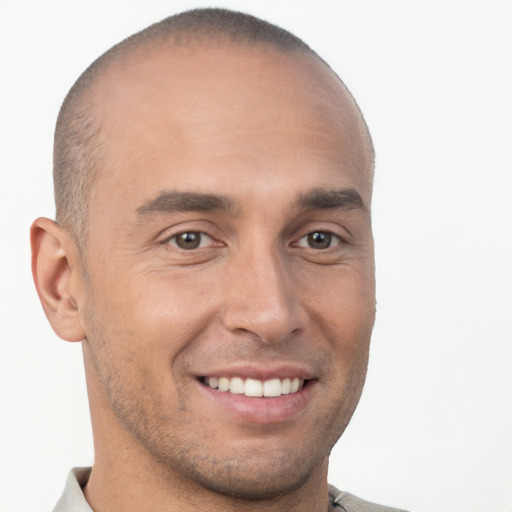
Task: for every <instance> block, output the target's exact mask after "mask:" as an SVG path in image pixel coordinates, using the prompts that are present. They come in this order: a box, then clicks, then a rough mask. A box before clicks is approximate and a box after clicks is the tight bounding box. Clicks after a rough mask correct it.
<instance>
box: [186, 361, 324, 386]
mask: <svg viewBox="0 0 512 512" xmlns="http://www.w3.org/2000/svg"><path fill="white" fill-rule="evenodd" d="M196 377H197V378H200V377H217V378H220V377H228V378H232V377H241V378H243V379H256V380H261V381H266V380H270V379H276V378H279V379H285V378H287V377H288V378H292V379H293V378H296V377H298V378H299V379H302V380H311V379H314V378H316V375H315V373H314V372H313V370H312V369H311V368H309V367H307V366H306V365H304V364H297V363H275V362H273V363H267V364H262V363H261V362H258V363H257V364H256V363H253V364H251V363H235V364H230V365H228V366H225V367H213V368H209V369H208V370H205V372H203V373H196Z"/></svg>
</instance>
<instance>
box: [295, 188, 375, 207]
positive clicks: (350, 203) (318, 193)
mask: <svg viewBox="0 0 512 512" xmlns="http://www.w3.org/2000/svg"><path fill="white" fill-rule="evenodd" d="M298 205H299V208H300V209H301V210H329V209H341V210H356V209H361V210H366V206H365V204H364V201H363V198H362V197H361V196H360V194H359V193H358V192H357V191H356V190H354V189H352V188H344V189H340V190H330V189H323V188H315V189H313V190H311V191H309V192H307V193H305V194H301V195H300V196H299V200H298Z"/></svg>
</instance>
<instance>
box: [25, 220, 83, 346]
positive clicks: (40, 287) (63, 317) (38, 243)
mask: <svg viewBox="0 0 512 512" xmlns="http://www.w3.org/2000/svg"><path fill="white" fill-rule="evenodd" d="M30 242H31V246H32V275H33V278H34V283H35V285H36V289H37V293H38V295H39V300H40V301H41V304H42V306H43V309H44V312H45V314H46V317H47V318H48V321H49V322H50V324H51V326H52V328H53V330H54V331H55V333H56V334H57V335H58V336H59V337H60V338H62V339H64V340H66V341H81V340H83V339H84V337H85V332H84V328H83V325H82V319H81V315H80V309H79V307H78V304H79V300H78V299H79V297H77V294H78V293H79V287H77V286H76V284H77V279H78V280H80V281H81V280H83V277H82V268H81V260H80V256H79V252H78V250H77V247H76V244H75V242H74V241H73V240H72V238H71V236H70V235H69V233H68V232H67V231H66V230H65V229H63V228H62V227H61V226H59V225H58V224H57V223H55V222H54V221H52V220H50V219H46V218H39V219H36V220H35V221H34V222H33V224H32V226H31V228H30Z"/></svg>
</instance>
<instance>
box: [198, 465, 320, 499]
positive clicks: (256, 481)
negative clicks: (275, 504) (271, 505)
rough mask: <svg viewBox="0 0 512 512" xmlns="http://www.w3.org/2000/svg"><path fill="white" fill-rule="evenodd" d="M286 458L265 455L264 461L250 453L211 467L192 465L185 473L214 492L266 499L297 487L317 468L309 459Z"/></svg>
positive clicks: (238, 496)
mask: <svg viewBox="0 0 512 512" xmlns="http://www.w3.org/2000/svg"><path fill="white" fill-rule="evenodd" d="M287 459H288V460H286V461H283V460H279V461H276V460H275V459H269V458H266V459H265V462H264V463H260V462H259V461H257V460H256V461H254V460H251V458H250V457H249V458H244V459H235V460H227V461H226V460H225V461H222V463H219V464H215V463H213V464H212V465H215V467H214V468H212V469H213V471H208V472H207V471H198V469H199V468H197V467H195V468H194V470H193V472H192V474H189V476H190V478H192V479H193V480H194V481H195V482H196V483H197V484H199V485H200V486H201V487H202V488H204V489H208V490H210V491H212V492H215V493H217V494H222V495H224V496H229V497H232V498H237V499H242V500H270V499H273V498H278V497H279V496H282V495H285V494H288V493H290V492H293V491H295V490H297V489H299V488H301V487H302V486H303V485H305V484H306V483H307V482H308V480H309V479H310V478H311V477H312V475H313V473H314V472H315V469H318V468H317V467H315V466H314V465H312V463H311V460H310V461H305V460H303V459H298V460H290V458H289V457H287ZM201 469H203V468H201Z"/></svg>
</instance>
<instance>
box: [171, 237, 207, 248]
mask: <svg viewBox="0 0 512 512" xmlns="http://www.w3.org/2000/svg"><path fill="white" fill-rule="evenodd" d="M176 243H177V245H178V247H181V248H182V249H196V248H197V247H199V244H200V243H201V235H200V234H199V233H181V234H180V235H178V237H177V239H176Z"/></svg>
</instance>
